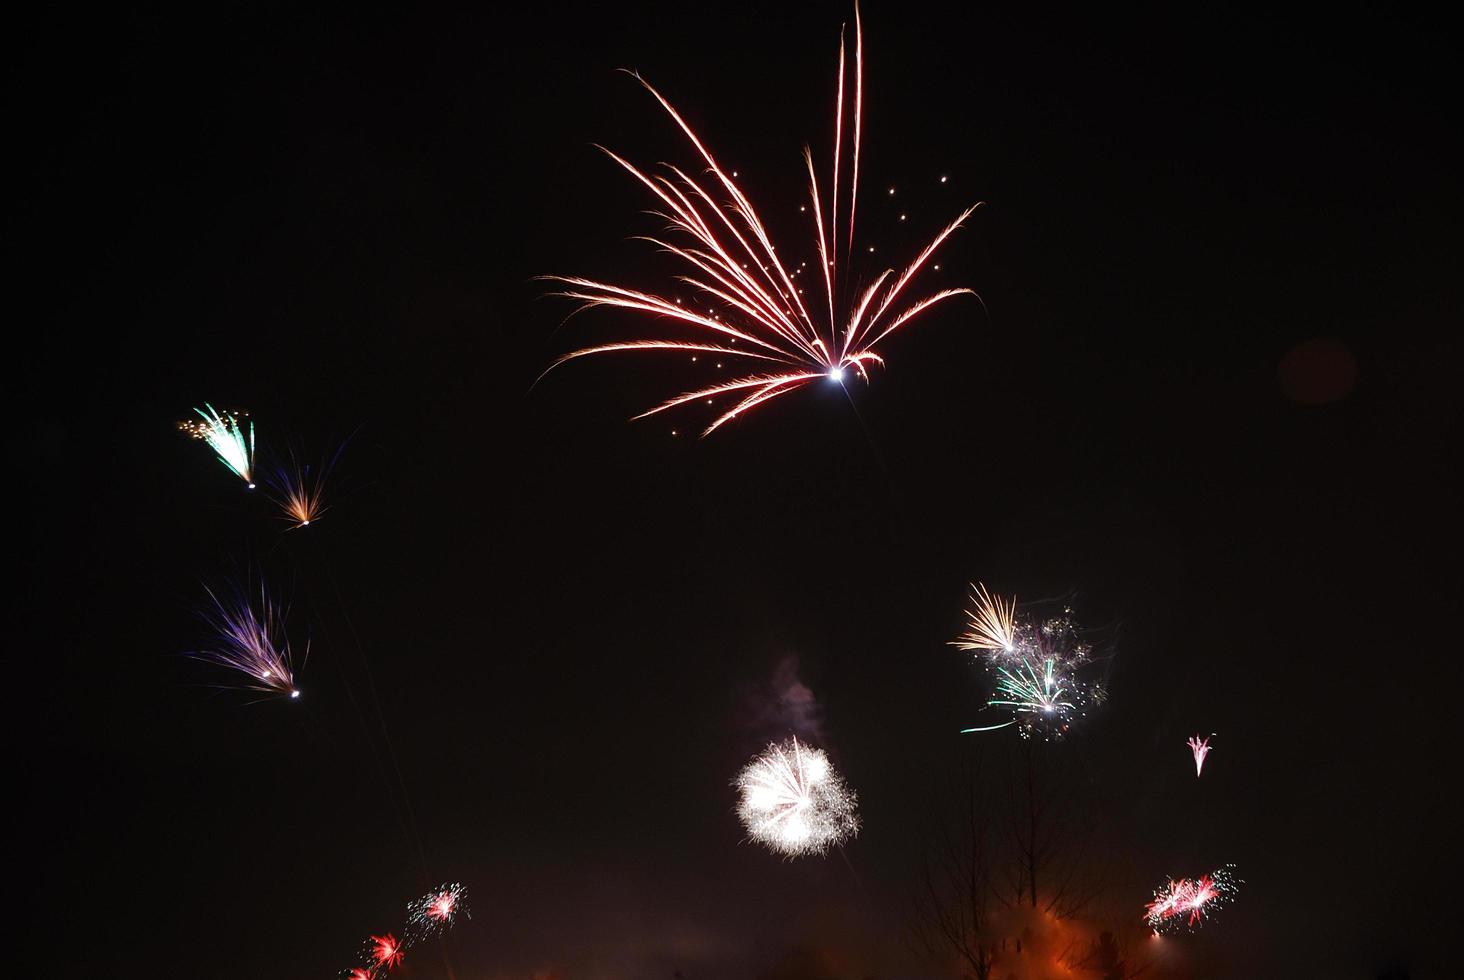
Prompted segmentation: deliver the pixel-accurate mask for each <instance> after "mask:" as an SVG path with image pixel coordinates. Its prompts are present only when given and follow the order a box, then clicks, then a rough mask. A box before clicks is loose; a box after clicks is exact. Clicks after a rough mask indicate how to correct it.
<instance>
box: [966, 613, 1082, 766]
mask: <svg viewBox="0 0 1464 980" xmlns="http://www.w3.org/2000/svg"><path fill="white" fill-rule="evenodd" d="M966 615H967V619H968V623H967V628H966V632H965V633H963V634H961V636H960V637H958V638H957V639H956V640H955V641H953V643H952V645H953V646H955V647H957V648H958V649H961V650H970V651H973V652H975V653H976V655H977V657H978V659H979V660H980V661H981V662H982V664H983V665H984V666H985V667H986V669H987V671H988V672H989V673H990V674H991V675H992V678H993V689H992V693H991V696H990V697H989V698H988V699H987V702H986V707H987V708H990V709H994V710H997V711H1000V712H1003V713H1005V714H1007V715H1009V716H1010V717H1009V719H1008V720H1006V721H1003V722H999V723H996V724H992V725H984V726H980V727H975V728H967V729H963V733H969V732H983V731H994V730H996V729H999V728H1008V727H1012V726H1015V727H1016V729H1017V731H1018V733H1019V734H1020V735H1021V736H1022V737H1023V738H1032V737H1034V736H1036V737H1040V738H1044V739H1056V738H1061V737H1062V736H1064V735H1065V734H1067V733H1068V731H1070V730H1071V728H1072V726H1073V725H1074V724H1075V723H1076V722H1077V721H1079V720H1081V719H1082V718H1083V717H1084V715H1085V714H1086V713H1087V711H1088V708H1089V707H1090V706H1092V705H1095V704H1099V703H1101V702H1102V701H1103V699H1104V690H1103V687H1102V685H1101V684H1099V683H1098V682H1097V681H1094V680H1091V679H1088V678H1087V677H1086V676H1085V675H1086V674H1087V673H1088V672H1089V671H1088V668H1089V667H1090V666H1091V665H1092V663H1093V651H1092V647H1091V646H1090V645H1089V644H1087V643H1085V642H1083V640H1082V638H1081V636H1080V634H1079V631H1078V628H1077V625H1076V624H1075V623H1074V621H1073V611H1072V610H1071V609H1069V608H1067V607H1063V609H1062V611H1061V612H1060V613H1059V614H1058V615H1056V616H1051V617H1048V618H1046V619H1036V618H1033V617H1029V616H1026V615H1019V614H1018V612H1017V603H1016V600H1015V599H1003V598H1002V597H1001V596H997V595H993V594H992V593H990V592H988V591H987V589H986V586H984V585H980V584H977V585H974V586H972V591H971V604H970V607H969V608H968V610H967V613H966Z"/></svg>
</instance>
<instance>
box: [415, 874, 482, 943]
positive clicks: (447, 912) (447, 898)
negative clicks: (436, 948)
mask: <svg viewBox="0 0 1464 980" xmlns="http://www.w3.org/2000/svg"><path fill="white" fill-rule="evenodd" d="M466 897H467V892H466V889H464V888H463V886H462V885H460V884H458V883H457V882H453V883H452V884H443V885H438V886H437V887H436V888H434V889H433V890H432V891H430V892H428V893H427V894H426V895H423V896H422V897H421V898H419V899H417V900H416V901H415V902H413V903H412V904H410V905H408V906H407V934H408V936H409V937H410V939H411V941H412V942H416V941H418V940H421V939H430V938H432V937H434V936H438V935H441V934H442V933H444V932H446V931H448V930H449V929H451V928H452V927H453V926H454V925H455V924H456V923H457V917H458V916H459V915H463V916H468V917H469V918H471V915H469V913H468V906H467V902H466Z"/></svg>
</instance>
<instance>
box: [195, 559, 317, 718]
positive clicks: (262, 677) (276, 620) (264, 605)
mask: <svg viewBox="0 0 1464 980" xmlns="http://www.w3.org/2000/svg"><path fill="white" fill-rule="evenodd" d="M205 591H206V592H207V593H208V597H209V599H210V600H211V601H212V604H213V605H212V608H211V609H208V610H206V611H205V612H204V613H203V618H204V620H205V622H207V623H208V624H209V625H210V626H212V627H213V629H214V633H215V642H214V645H213V646H211V647H209V648H207V649H204V650H200V651H197V652H196V653H195V656H197V657H199V658H200V659H202V660H207V661H208V662H210V663H214V664H217V665H219V666H220V667H225V668H228V669H229V670H232V671H234V672H236V673H238V674H241V675H242V676H243V677H244V678H245V680H244V682H243V683H242V684H240V685H239V686H240V687H243V688H246V689H248V690H254V691H259V692H262V693H264V694H279V695H286V696H288V697H291V698H298V697H299V696H300V690H299V688H297V687H296V686H295V672H294V657H293V655H292V653H291V651H290V644H289V640H288V639H287V638H286V636H285V622H284V621H285V616H284V611H283V610H282V609H281V608H280V607H279V606H277V605H276V604H275V603H274V602H273V601H272V600H271V599H270V597H269V595H268V593H267V592H266V590H265V588H264V585H263V583H261V584H260V588H259V608H258V609H256V608H255V607H254V605H253V603H251V602H250V600H249V599H248V598H247V597H246V596H245V595H244V594H243V593H242V592H236V593H235V594H234V595H233V596H231V597H229V598H220V597H219V596H218V594H216V593H215V592H214V591H213V590H212V589H209V588H207V587H205Z"/></svg>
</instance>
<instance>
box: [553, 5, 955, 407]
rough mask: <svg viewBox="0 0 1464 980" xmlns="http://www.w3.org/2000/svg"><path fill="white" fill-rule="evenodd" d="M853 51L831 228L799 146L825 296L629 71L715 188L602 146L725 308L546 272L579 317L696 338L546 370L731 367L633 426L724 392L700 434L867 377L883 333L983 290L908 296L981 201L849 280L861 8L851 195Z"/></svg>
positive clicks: (636, 344)
mask: <svg viewBox="0 0 1464 980" xmlns="http://www.w3.org/2000/svg"><path fill="white" fill-rule="evenodd" d="M845 55H846V50H845V45H844V41H843V38H842V37H841V38H840V40H839V78H838V87H837V95H836V99H835V112H834V152H833V166H832V171H833V173H832V177H831V180H830V183H829V185H828V191H829V198H828V204H829V209H828V214H827V217H828V220H827V222H825V209H824V206H823V205H824V199H823V198H822V197H821V195H820V192H819V181H818V175H817V169H816V167H815V164H814V159H813V152H812V150H811V149H807V148H806V149H805V150H804V161H805V164H806V166H807V170H808V181H809V200H810V205H811V207H810V210H811V211H812V216H813V220H814V232H815V240H814V246H815V250H816V252H817V254H818V256H819V265H820V266H821V268H822V272H823V275H822V277H821V278H822V280H823V292H824V298H825V300H826V302H825V304H823V308H820V307H819V305H818V304H813V305H812V306H810V304H806V303H805V302H804V299H803V295H802V290H801V289H799V288H798V286H797V285H795V283H794V276H796V275H797V270H794V271H793V272H791V273H790V272H789V270H788V267H787V266H786V265H785V264H784V262H783V260H782V259H781V258H779V256H778V251H777V247H776V246H775V245H774V244H773V242H772V239H771V237H770V235H769V234H768V231H767V227H766V225H765V224H764V222H763V220H762V218H761V217H760V216H759V214H758V212H757V209H756V208H755V207H754V206H753V204H752V202H751V201H750V200H749V199H748V198H747V196H746V195H745V194H744V193H743V191H742V189H741V188H740V187H739V186H738V184H737V182H736V180H735V178H736V176H737V174H736V172H735V171H734V172H732V173H731V174H729V173H728V172H727V171H726V170H724V169H723V168H722V167H721V166H720V165H719V164H718V163H717V160H716V158H715V157H714V156H713V155H712V153H711V151H710V150H708V149H707V147H706V145H705V144H704V143H703V142H702V140H701V138H700V137H699V136H698V135H697V134H696V132H695V131H694V130H692V128H691V126H690V125H688V124H687V122H686V120H685V119H683V118H682V116H681V114H680V113H679V112H677V110H676V109H675V107H674V106H672V104H671V103H670V102H669V101H668V100H667V99H666V98H665V97H664V96H663V95H661V93H660V92H659V91H657V90H656V89H655V88H654V87H652V86H651V85H650V83H649V82H647V81H645V79H643V78H641V77H640V75H639V74H635V73H632V74H634V75H635V78H636V80H637V81H639V82H640V83H641V84H642V85H643V86H644V87H645V88H646V90H647V91H648V92H650V94H651V95H652V96H653V97H654V98H655V99H656V101H657V102H658V103H659V104H660V105H661V107H662V108H663V109H665V111H666V113H667V114H668V115H669V116H670V117H671V119H672V120H673V121H674V122H675V123H676V126H677V127H678V128H679V129H680V130H681V132H682V133H683V134H684V135H685V136H686V138H687V140H688V141H689V142H690V143H691V145H692V146H693V147H695V149H696V152H697V155H698V156H700V158H701V161H702V163H703V164H704V166H705V172H706V174H707V175H709V176H710V177H711V178H712V180H711V181H710V182H705V183H706V186H703V182H698V181H697V180H696V179H694V178H693V177H691V176H690V175H688V174H687V173H686V172H685V171H684V170H682V169H680V168H679V167H675V166H672V165H669V164H668V165H666V172H665V173H656V174H652V173H647V172H646V171H643V170H641V169H640V168H638V167H636V166H635V165H634V164H632V163H630V162H629V161H627V160H626V159H625V158H623V157H621V156H620V155H619V154H616V153H614V152H612V151H610V150H608V149H605V148H604V147H601V148H600V149H602V150H603V151H604V152H605V154H606V155H607V156H609V157H610V158H611V159H612V160H614V161H615V163H616V164H618V165H619V166H620V167H622V168H623V169H624V170H625V171H626V172H627V173H629V174H630V175H631V176H632V177H634V178H635V179H636V180H637V181H639V182H640V183H641V184H642V185H643V186H644V187H645V188H646V189H647V190H649V191H650V192H651V193H652V194H653V195H654V196H655V197H656V198H657V199H658V201H659V202H660V205H661V206H662V207H663V208H664V210H662V211H657V212H653V213H655V214H656V215H657V216H659V217H662V218H664V219H665V220H666V221H667V223H668V225H669V230H670V231H671V232H673V233H674V234H675V235H677V236H681V238H682V239H683V240H682V241H681V242H680V243H677V242H672V241H667V240H663V239H660V238H655V237H650V236H640V237H641V238H642V240H644V241H647V242H650V243H651V244H653V245H655V246H656V247H658V248H659V249H661V250H663V251H664V252H666V253H668V254H670V255H673V256H675V257H676V258H677V259H679V260H680V261H682V262H683V263H685V266H686V271H685V273H684V274H682V275H680V276H678V277H677V281H678V282H680V283H682V284H684V285H686V286H688V287H690V288H691V289H693V290H695V291H696V292H697V294H698V295H699V296H700V297H702V299H703V301H704V303H705V304H717V305H720V306H721V308H722V311H723V312H722V313H718V312H716V311H715V310H713V309H710V308H707V310H706V312H705V313H703V312H701V309H702V308H703V307H702V306H701V305H700V304H699V305H698V307H697V308H695V309H694V308H693V307H692V306H691V305H690V304H686V305H683V303H682V301H681V300H680V299H668V298H666V297H665V296H663V295H661V294H659V293H655V292H646V291H643V290H639V289H632V288H629V287H626V286H620V285H615V284H613V283H606V282H600V281H598V280H593V279H584V278H579V277H572V276H543V277H541V278H543V279H545V280H548V281H551V282H556V283H559V284H561V285H562V286H564V287H565V288H564V289H562V290H561V291H559V292H558V293H556V294H555V295H558V296H562V297H565V298H568V299H572V300H577V301H578V302H579V303H580V304H581V306H580V309H581V310H583V309H589V308H591V307H601V306H604V307H614V308H619V309H624V310H631V311H634V312H637V313H643V314H647V315H649V316H652V317H655V318H658V319H660V320H665V321H671V322H673V323H677V324H680V325H681V326H683V327H685V328H688V331H689V332H688V334H687V336H686V337H685V338H676V337H666V338H654V339H641V340H629V341H624V342H620V343H608V344H597V345H594V346H590V347H583V348H580V349H578V350H574V351H571V352H569V353H568V354H564V355H563V356H561V357H559V358H558V359H557V360H555V361H554V362H553V363H552V364H550V365H549V368H548V369H547V370H546V371H545V372H544V373H545V374H547V373H548V372H549V371H552V370H553V369H554V368H556V367H558V366H559V365H561V364H564V363H565V362H566V361H571V360H574V359H576V358H580V357H586V356H588V355H591V354H608V353H617V352H630V351H639V352H646V351H663V352H664V351H670V352H679V353H682V354H692V355H701V354H711V355H714V356H716V357H719V358H723V359H726V360H733V359H735V361H736V363H737V364H739V365H742V366H743V367H744V368H745V370H744V371H739V376H737V377H735V378H733V379H732V380H729V381H725V382H720V383H717V384H712V385H708V386H705V387H701V388H697V389H694V390H690V391H687V392H684V393H683V394H680V395H677V396H676V397H674V398H670V399H668V400H666V401H664V402H662V403H660V404H659V405H656V406H655V407H653V408H651V409H649V410H647V411H645V412H642V413H640V414H639V415H636V416H634V418H635V419H643V418H647V417H649V416H652V415H656V414H659V413H661V412H664V411H667V410H668V409H672V408H676V407H678V406H681V405H686V404H689V403H691V402H695V401H703V400H713V399H716V398H719V397H723V396H727V397H729V398H730V399H731V401H732V405H731V407H730V408H726V409H725V410H723V411H722V412H721V414H720V415H718V416H717V417H716V418H715V419H714V420H713V421H712V423H711V424H710V425H708V426H707V427H706V429H705V430H704V431H703V432H702V435H703V436H705V435H708V434H710V433H712V432H714V431H715V430H717V429H718V428H720V427H721V426H723V425H724V424H726V423H727V422H730V421H731V420H732V419H734V418H736V417H737V416H739V415H742V414H744V413H746V412H748V411H750V410H752V409H753V408H756V407H757V406H759V405H762V404H764V403H765V402H768V401H771V400H772V399H774V398H777V397H779V396H781V395H786V394H789V393H790V392H793V391H797V390H799V389H800V388H803V387H804V386H806V385H808V384H810V383H812V382H814V381H817V380H818V379H820V378H826V379H828V380H829V381H832V382H834V383H839V384H841V383H843V381H844V378H845V376H846V374H848V373H854V374H858V375H859V376H860V377H861V378H863V379H864V380H865V381H868V379H869V375H868V368H869V366H870V365H872V364H880V365H883V364H884V360H883V358H882V357H881V356H880V354H879V353H878V352H877V351H876V347H877V346H878V345H879V344H880V343H881V342H882V341H884V340H885V338H887V337H889V336H890V335H891V334H892V333H894V332H895V331H896V330H898V329H899V328H900V327H902V326H904V325H905V324H907V323H909V322H910V321H911V320H912V319H914V318H915V317H916V316H918V315H919V314H921V313H923V312H924V311H926V310H928V309H930V308H931V307H933V306H935V305H937V304H939V303H942V302H944V301H945V300H947V299H951V298H953V297H956V296H961V295H971V296H976V293H975V292H974V291H973V290H971V289H966V288H955V289H943V290H940V291H938V292H935V293H933V294H931V295H928V296H925V297H924V298H922V299H918V300H915V301H913V302H911V301H909V300H908V298H907V297H906V295H905V291H906V287H907V286H908V285H909V284H910V282H911V281H912V280H913V279H914V278H915V277H916V276H917V275H918V274H919V273H920V271H921V270H922V269H924V268H925V266H926V264H927V263H928V262H929V260H930V258H931V256H932V255H933V254H934V253H935V251H936V250H937V249H938V248H939V247H940V246H941V244H942V243H943V242H944V241H945V240H946V239H947V238H948V237H950V235H951V234H952V233H953V232H955V230H956V229H957V228H959V227H960V226H961V224H962V223H963V222H964V221H965V220H966V219H967V218H968V217H970V215H971V213H972V212H973V211H975V210H976V208H977V207H979V206H980V205H979V204H976V205H972V206H971V207H969V208H967V209H966V210H965V211H963V212H961V214H960V215H959V216H958V217H957V218H956V219H955V220H954V221H952V222H951V223H950V224H948V225H946V226H945V227H944V228H943V229H942V230H941V231H940V233H939V234H937V235H936V236H935V238H934V239H932V240H931V241H930V242H929V243H928V244H927V245H926V246H925V248H924V249H923V250H921V252H920V253H919V255H918V256H917V257H916V258H915V260H914V261H913V262H911V263H910V264H909V265H907V266H905V267H904V268H903V269H902V270H901V271H900V272H898V274H897V273H896V270H895V269H886V270H884V271H883V272H880V273H879V274H878V275H876V276H875V277H874V278H873V279H872V280H870V281H869V282H868V283H867V284H864V285H862V287H861V286H860V285H859V284H856V283H855V282H853V281H851V279H850V276H849V273H848V271H847V266H848V264H849V263H848V257H849V256H850V255H851V254H852V251H853V239H854V227H855V226H854V216H855V212H856V204H857V200H858V192H859V164H860V144H861V142H862V139H863V124H862V118H861V117H862V114H863V98H864V95H863V93H864V33H863V27H862V24H861V21H860V19H859V11H858V8H857V6H856V8H855V14H854V58H853V82H854V84H853V102H854V106H853V113H852V116H853V118H852V123H853V138H852V140H850V150H849V156H850V158H851V167H850V170H849V179H848V188H847V190H846V189H845V187H844V185H843V184H841V182H840V164H841V159H842V158H843V155H844V128H845V126H844V113H845V104H846V101H847V96H846V93H845V80H846V77H847V76H848V74H849V71H848V69H847V67H846V59H845ZM719 197H720V198H721V200H720V201H719V200H718V198H719ZM841 199H847V201H848V222H847V225H845V224H844V223H842V222H841V221H840V220H839V213H840V201H841ZM841 244H842V254H843V256H844V261H842V262H841V261H840V254H841V248H840V246H841ZM978 300H979V297H978ZM688 338H691V339H688Z"/></svg>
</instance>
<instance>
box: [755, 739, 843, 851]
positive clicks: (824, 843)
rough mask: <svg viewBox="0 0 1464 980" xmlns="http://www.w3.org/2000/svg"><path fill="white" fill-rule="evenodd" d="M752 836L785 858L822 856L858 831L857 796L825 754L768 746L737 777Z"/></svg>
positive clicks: (794, 744)
mask: <svg viewBox="0 0 1464 980" xmlns="http://www.w3.org/2000/svg"><path fill="white" fill-rule="evenodd" d="M737 788H738V789H739V790H740V791H741V800H740V801H739V803H738V805H737V815H738V817H740V818H741V820H742V825H743V827H745V828H746V829H747V835H748V836H749V837H750V838H752V839H753V840H755V841H757V842H759V843H761V844H764V845H766V846H767V847H768V848H769V849H770V850H772V851H774V852H776V853H778V854H782V855H784V856H786V857H798V856H800V855H803V854H823V853H824V852H826V851H827V850H828V849H829V848H830V847H833V846H834V845H835V844H839V843H842V842H843V841H845V840H847V839H849V838H850V837H853V836H854V835H855V834H857V833H858V832H859V817H858V815H857V813H856V812H855V806H856V803H857V797H856V796H855V794H854V792H853V791H852V790H850V789H849V788H848V786H846V785H845V784H844V781H843V779H841V778H840V777H839V774H838V773H836V772H834V769H833V766H831V765H830V764H829V758H828V756H827V755H825V754H824V753H823V752H822V751H821V750H819V749H815V748H812V747H811V746H808V745H804V744H803V743H801V742H799V741H798V740H797V739H796V738H793V739H789V740H788V741H786V742H782V743H780V744H776V745H769V746H768V747H767V749H765V750H764V751H763V752H762V754H761V755H759V756H758V757H757V758H755V759H753V760H752V761H751V762H749V763H748V764H747V766H746V767H745V768H744V769H743V770H742V772H741V773H740V774H739V775H738V777H737Z"/></svg>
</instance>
